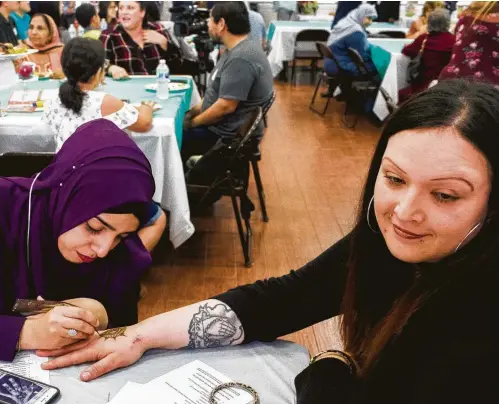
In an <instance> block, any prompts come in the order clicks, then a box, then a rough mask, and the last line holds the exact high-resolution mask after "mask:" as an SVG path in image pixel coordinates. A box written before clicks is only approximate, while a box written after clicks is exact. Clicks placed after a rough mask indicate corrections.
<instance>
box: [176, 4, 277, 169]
mask: <svg viewBox="0 0 499 404" xmlns="http://www.w3.org/2000/svg"><path fill="white" fill-rule="evenodd" d="M208 27H209V32H210V36H211V37H212V39H213V40H214V41H217V42H222V43H223V45H224V46H225V48H226V50H225V52H224V53H223V54H222V56H221V57H220V60H219V61H218V63H217V65H216V66H215V68H214V69H213V72H212V74H211V76H210V77H209V79H208V85H207V89H206V94H205V96H204V98H203V100H202V102H201V103H200V104H199V105H197V106H195V107H194V108H192V109H191V110H190V111H189V112H188V113H187V115H186V119H185V121H184V129H186V130H187V131H186V132H185V133H184V139H183V144H182V156H183V159H184V161H186V160H187V159H188V158H189V157H190V156H192V155H200V154H204V153H205V152H207V151H208V150H209V149H210V148H211V147H212V146H213V145H214V144H215V143H216V142H217V140H218V139H220V138H227V137H232V136H234V135H235V134H236V133H237V131H238V130H239V128H240V127H241V125H242V124H243V122H244V120H245V119H246V116H247V113H248V111H250V110H252V109H253V108H254V107H257V106H263V105H265V103H266V102H268V101H269V99H270V98H271V97H272V92H273V78H272V72H271V70H270V65H269V62H268V60H267V57H266V56H265V53H264V52H263V50H262V45H261V43H258V42H255V41H252V40H250V39H248V34H249V32H250V23H249V16H248V10H247V9H246V6H245V5H244V3H242V2H220V3H217V4H216V5H215V6H214V7H213V9H212V10H211V16H210V20H209V23H208ZM259 131H260V134H261V133H262V132H263V125H262V126H261V127H260V128H259Z"/></svg>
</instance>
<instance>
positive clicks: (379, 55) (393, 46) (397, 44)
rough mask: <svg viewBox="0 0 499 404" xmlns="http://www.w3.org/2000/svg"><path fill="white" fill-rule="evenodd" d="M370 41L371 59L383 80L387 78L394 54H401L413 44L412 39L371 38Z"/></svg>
mask: <svg viewBox="0 0 499 404" xmlns="http://www.w3.org/2000/svg"><path fill="white" fill-rule="evenodd" d="M368 40H369V42H370V49H371V58H372V60H373V63H374V66H376V70H377V71H378V73H379V75H380V76H381V78H383V77H384V76H385V73H386V70H387V69H388V65H389V64H390V61H391V58H392V53H401V52H402V49H403V48H404V46H405V45H406V44H407V43H410V42H412V40H411V39H409V40H407V39H385V38H369V39H368Z"/></svg>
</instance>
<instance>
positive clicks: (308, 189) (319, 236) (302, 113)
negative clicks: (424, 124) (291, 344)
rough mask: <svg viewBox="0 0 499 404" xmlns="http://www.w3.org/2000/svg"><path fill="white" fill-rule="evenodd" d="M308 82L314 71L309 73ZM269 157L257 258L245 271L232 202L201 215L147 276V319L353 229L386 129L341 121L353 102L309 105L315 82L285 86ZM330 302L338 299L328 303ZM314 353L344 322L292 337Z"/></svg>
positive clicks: (276, 270)
mask: <svg viewBox="0 0 499 404" xmlns="http://www.w3.org/2000/svg"><path fill="white" fill-rule="evenodd" d="M307 78H308V77H307ZM276 89H277V100H276V102H275V104H274V106H273V108H272V109H271V111H270V113H269V127H268V129H267V131H266V133H265V138H264V141H263V146H262V152H263V158H262V161H261V163H260V167H261V168H260V169H261V174H262V177H263V183H264V188H265V192H266V195H267V207H268V212H269V217H270V221H269V222H268V223H264V222H263V221H262V220H261V215H260V209H259V206H258V198H257V193H256V189H255V187H254V182H253V180H251V183H252V186H251V189H250V197H252V199H253V201H254V202H255V204H256V205H257V210H256V211H255V212H254V214H253V216H252V226H253V232H254V240H255V242H254V251H253V254H254V264H253V267H252V268H250V269H248V268H245V267H244V264H243V258H242V252H241V246H240V244H239V238H238V235H237V229H236V224H235V220H234V217H233V212H232V208H231V204H230V199H228V198H226V199H225V200H224V199H222V200H221V201H219V202H218V203H217V204H216V205H215V206H214V208H213V212H212V213H210V214H208V215H206V216H203V217H195V218H193V223H194V225H195V227H196V233H195V234H194V235H193V237H192V238H191V239H190V240H188V241H187V242H186V243H185V244H184V245H182V246H181V247H180V248H179V249H178V250H177V251H175V250H173V249H172V248H170V247H169V245H168V242H163V243H161V244H160V245H159V246H158V250H157V251H156V253H155V262H156V264H155V266H154V268H153V269H152V270H151V272H150V273H149V275H148V276H147V277H146V279H145V281H144V285H145V286H146V294H145V296H144V298H143V299H142V300H141V302H140V305H139V307H140V317H141V319H143V318H146V317H149V316H152V315H155V314H158V313H161V312H164V311H169V310H172V309H175V308H177V307H181V306H184V305H186V304H191V303H194V302H196V301H199V300H202V299H206V298H208V297H210V296H212V295H214V294H217V293H220V292H223V291H225V290H227V289H229V288H232V287H235V286H237V285H240V284H245V283H249V282H253V281H255V280H257V279H261V278H265V277H270V276H279V275H282V274H286V273H287V272H289V270H291V269H297V268H299V267H300V266H302V265H303V264H305V263H306V262H308V261H309V260H311V259H313V258H314V257H316V256H317V255H318V254H320V253H321V252H322V251H323V250H325V249H326V248H327V247H329V246H330V245H331V244H333V243H334V242H335V241H336V240H338V239H340V238H341V237H342V236H343V235H345V234H346V233H347V232H348V231H349V229H350V226H351V223H352V218H353V214H354V212H355V209H356V207H357V203H358V197H359V191H360V187H361V186H362V182H363V180H364V175H365V172H366V169H367V166H368V164H369V161H370V156H371V153H372V151H373V147H374V145H375V143H376V141H377V139H378V132H379V129H378V128H376V127H374V126H373V125H372V124H371V123H369V122H368V121H366V120H361V121H360V122H359V123H358V125H357V127H356V128H355V130H348V129H345V128H344V126H343V125H342V123H341V112H342V111H343V105H342V104H340V103H338V102H336V101H333V102H332V103H331V105H330V107H329V110H328V113H327V115H326V116H325V117H320V116H318V115H315V114H314V113H312V112H311V111H309V109H308V103H309V101H310V98H311V94H312V91H313V88H312V86H311V85H309V84H300V85H298V86H295V87H293V86H291V85H289V84H286V83H280V82H276ZM324 304H328V302H327V301H325V302H324ZM285 338H286V339H290V340H293V341H296V342H298V343H300V344H302V345H305V346H306V347H307V348H308V349H309V350H310V352H311V353H316V352H317V351H319V350H322V349H328V348H333V347H335V346H337V344H338V335H337V327H336V325H335V322H334V320H331V321H325V322H323V323H320V324H317V325H314V326H313V327H310V328H307V329H305V330H302V331H300V332H297V333H294V334H291V335H289V336H286V337H285Z"/></svg>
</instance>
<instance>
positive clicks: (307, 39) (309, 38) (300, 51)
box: [291, 29, 329, 84]
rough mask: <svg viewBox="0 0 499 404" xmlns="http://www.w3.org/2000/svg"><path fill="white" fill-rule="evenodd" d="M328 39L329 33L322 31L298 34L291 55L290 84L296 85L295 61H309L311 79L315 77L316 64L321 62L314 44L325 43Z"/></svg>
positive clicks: (316, 30)
mask: <svg viewBox="0 0 499 404" xmlns="http://www.w3.org/2000/svg"><path fill="white" fill-rule="evenodd" d="M328 38H329V31H326V30H324V29H305V30H303V31H300V32H298V35H296V39H295V47H294V53H293V66H292V70H291V82H292V83H294V84H296V81H295V73H296V61H297V60H311V61H312V66H311V73H312V79H313V77H314V76H315V71H316V69H317V62H318V61H319V60H322V56H321V54H320V53H319V52H318V51H317V49H316V46H315V43H316V42H324V43H326V42H327V39H328Z"/></svg>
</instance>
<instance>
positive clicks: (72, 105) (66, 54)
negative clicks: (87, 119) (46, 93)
mask: <svg viewBox="0 0 499 404" xmlns="http://www.w3.org/2000/svg"><path fill="white" fill-rule="evenodd" d="M105 57H106V51H105V50H104V46H103V45H102V43H101V42H100V41H97V40H95V39H91V38H73V39H72V40H71V41H69V42H68V44H67V45H66V46H65V47H64V50H63V51H62V56H61V63H62V70H63V71H64V74H65V75H66V78H67V80H66V81H65V82H64V83H63V84H62V85H61V87H60V88H59V98H60V100H61V103H62V105H64V106H65V107H66V108H68V109H71V110H73V111H74V112H76V113H79V112H80V111H81V108H82V105H83V99H84V98H85V96H86V94H85V93H84V92H83V91H82V90H81V89H80V87H79V85H78V83H88V82H89V80H90V79H91V78H92V77H93V76H94V75H95V74H96V73H97V72H98V71H99V69H100V68H102V67H103V66H104V61H105Z"/></svg>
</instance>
